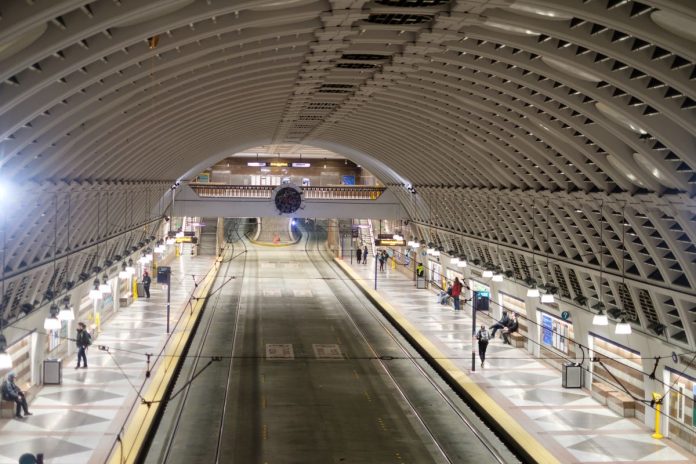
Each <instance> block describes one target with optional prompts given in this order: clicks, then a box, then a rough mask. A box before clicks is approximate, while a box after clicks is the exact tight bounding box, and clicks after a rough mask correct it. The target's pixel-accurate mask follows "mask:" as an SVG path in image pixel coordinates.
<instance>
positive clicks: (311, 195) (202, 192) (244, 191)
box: [189, 182, 386, 200]
mask: <svg viewBox="0 0 696 464" xmlns="http://www.w3.org/2000/svg"><path fill="white" fill-rule="evenodd" d="M189 186H190V187H191V188H192V189H193V191H194V192H196V195H198V196H200V197H204V198H271V195H272V194H273V190H274V189H275V188H276V187H277V186H275V185H224V184H201V183H193V182H192V183H190V184H189ZM385 190H386V189H385V188H384V187H368V186H346V185H341V186H306V187H302V191H303V192H304V198H305V199H307V200H376V199H378V198H379V197H380V195H382V193H384V191H385Z"/></svg>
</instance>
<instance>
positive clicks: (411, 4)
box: [375, 0, 450, 8]
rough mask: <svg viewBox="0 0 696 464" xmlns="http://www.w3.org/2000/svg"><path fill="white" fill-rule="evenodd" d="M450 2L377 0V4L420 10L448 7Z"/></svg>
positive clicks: (442, 0) (434, 0) (440, 0)
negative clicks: (427, 7) (425, 7)
mask: <svg viewBox="0 0 696 464" xmlns="http://www.w3.org/2000/svg"><path fill="white" fill-rule="evenodd" d="M449 2H450V0H376V1H375V3H378V4H380V5H385V6H398V7H406V8H418V7H424V6H438V5H447V4H448V3H449Z"/></svg>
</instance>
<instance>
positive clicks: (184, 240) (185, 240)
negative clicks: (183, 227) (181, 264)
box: [176, 235, 198, 244]
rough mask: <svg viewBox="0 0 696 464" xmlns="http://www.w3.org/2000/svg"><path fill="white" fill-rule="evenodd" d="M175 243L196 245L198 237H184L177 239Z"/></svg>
mask: <svg viewBox="0 0 696 464" xmlns="http://www.w3.org/2000/svg"><path fill="white" fill-rule="evenodd" d="M176 243H194V244H195V243H198V237H191V236H189V235H186V236H184V237H177V238H176Z"/></svg>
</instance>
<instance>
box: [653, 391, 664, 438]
mask: <svg viewBox="0 0 696 464" xmlns="http://www.w3.org/2000/svg"><path fill="white" fill-rule="evenodd" d="M652 397H653V401H654V402H655V433H653V434H652V435H651V436H652V437H653V438H656V439H658V440H659V439H661V438H664V436H662V434H661V433H660V411H661V410H662V395H660V394H659V393H655V392H653V394H652Z"/></svg>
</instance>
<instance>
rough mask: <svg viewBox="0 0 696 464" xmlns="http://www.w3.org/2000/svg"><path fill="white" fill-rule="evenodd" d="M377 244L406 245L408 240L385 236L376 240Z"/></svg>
mask: <svg viewBox="0 0 696 464" xmlns="http://www.w3.org/2000/svg"><path fill="white" fill-rule="evenodd" d="M375 245H376V246H406V240H394V239H393V238H391V239H390V238H384V239H377V240H375Z"/></svg>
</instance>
